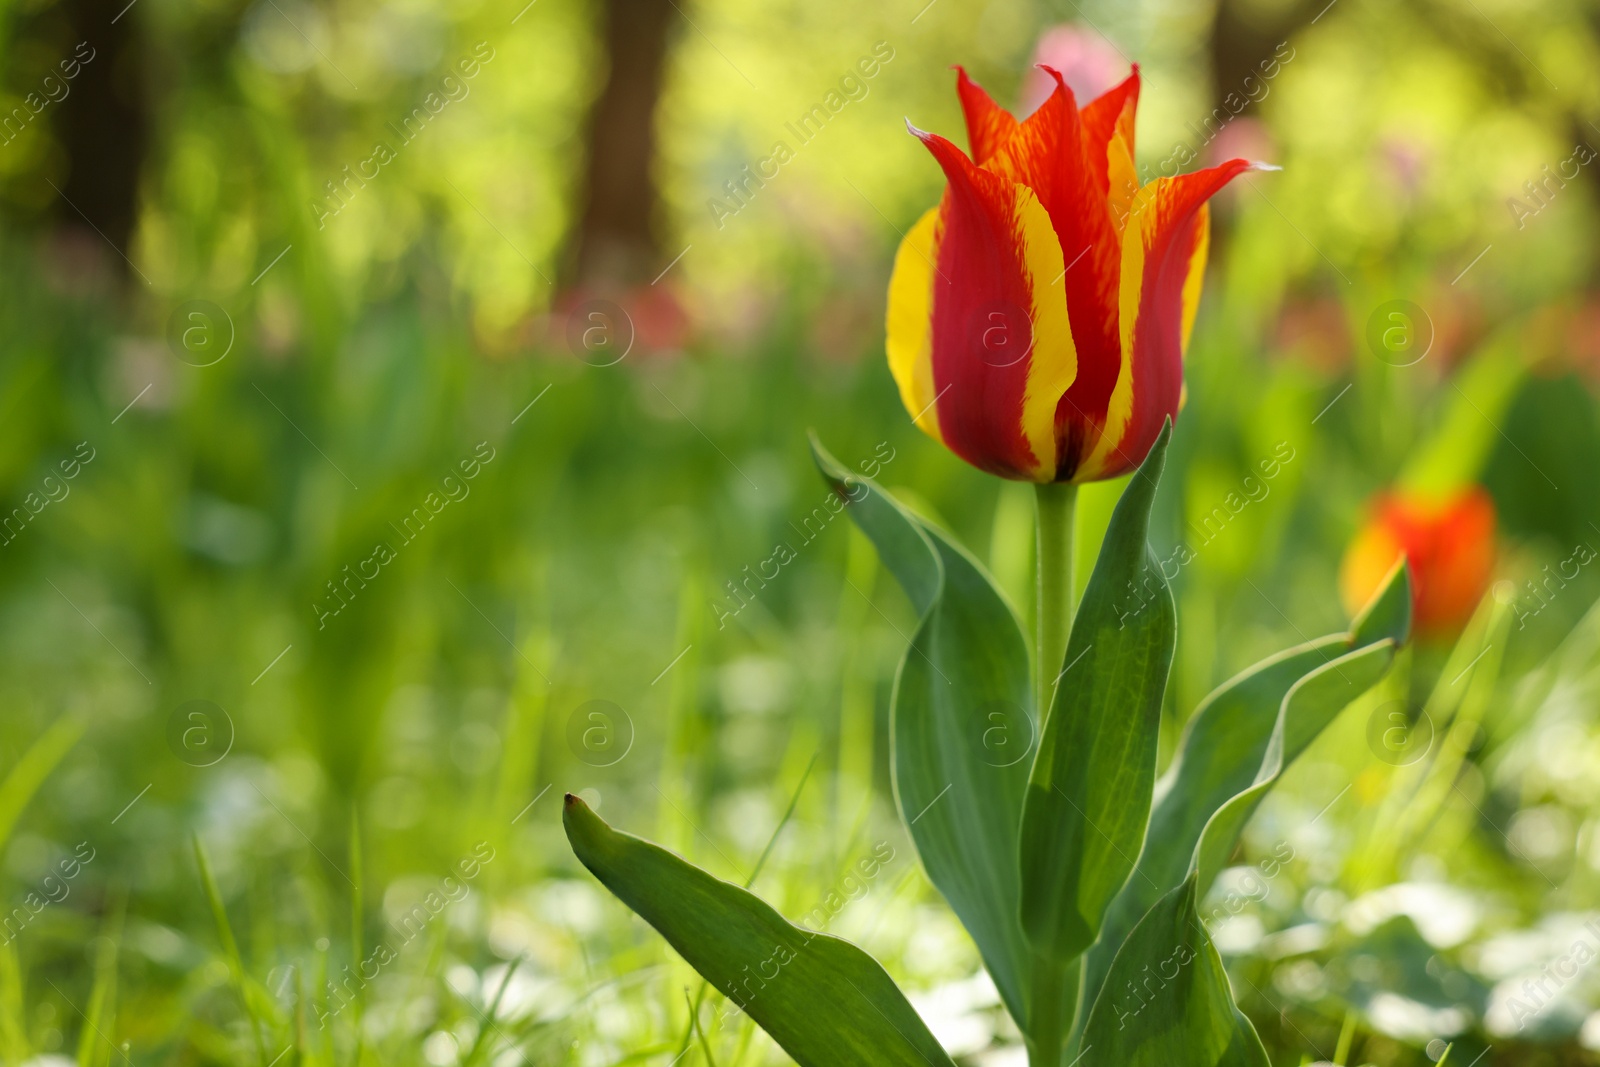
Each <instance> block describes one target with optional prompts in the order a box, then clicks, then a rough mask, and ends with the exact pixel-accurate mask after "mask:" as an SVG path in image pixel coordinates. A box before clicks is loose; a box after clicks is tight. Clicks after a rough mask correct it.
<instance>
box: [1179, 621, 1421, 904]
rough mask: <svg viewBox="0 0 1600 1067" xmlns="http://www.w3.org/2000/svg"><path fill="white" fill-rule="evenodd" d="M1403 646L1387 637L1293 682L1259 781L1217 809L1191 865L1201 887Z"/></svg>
mask: <svg viewBox="0 0 1600 1067" xmlns="http://www.w3.org/2000/svg"><path fill="white" fill-rule="evenodd" d="M1398 648H1399V646H1398V645H1396V644H1395V641H1394V639H1393V638H1388V637H1386V638H1383V639H1382V640H1380V641H1376V642H1374V643H1372V644H1370V645H1368V646H1366V647H1365V648H1358V649H1356V650H1355V651H1353V652H1348V653H1346V654H1345V655H1343V656H1340V657H1339V658H1337V659H1333V660H1329V661H1328V662H1327V663H1324V664H1323V665H1322V666H1320V667H1318V668H1317V669H1316V670H1314V671H1312V672H1311V673H1309V674H1307V675H1306V676H1305V677H1304V678H1301V679H1300V680H1299V681H1298V682H1295V683H1294V685H1293V686H1292V687H1291V688H1290V690H1289V693H1288V695H1287V696H1285V697H1284V698H1283V708H1282V710H1281V711H1280V712H1279V713H1278V721H1277V724H1276V725H1275V726H1274V727H1273V730H1272V736H1271V738H1270V739H1269V740H1268V742H1267V751H1266V754H1265V755H1264V756H1263V757H1262V760H1261V768H1260V770H1259V771H1258V772H1257V773H1256V778H1255V781H1254V782H1252V783H1251V784H1250V786H1249V787H1248V788H1246V789H1244V790H1242V791H1241V792H1240V793H1239V794H1238V795H1237V796H1235V797H1233V798H1232V799H1230V800H1229V801H1228V802H1227V803H1225V804H1223V805H1222V806H1221V807H1220V808H1218V809H1217V810H1216V813H1215V814H1213V815H1212V816H1211V818H1210V820H1209V821H1207V823H1206V825H1205V829H1204V830H1203V831H1201V834H1200V843H1199V844H1198V845H1197V846H1196V848H1195V853H1194V862H1193V865H1192V866H1193V867H1194V869H1195V870H1196V871H1197V873H1198V881H1199V885H1200V886H1201V888H1202V889H1205V888H1209V887H1210V885H1211V883H1212V882H1213V881H1214V880H1215V879H1216V877H1217V872H1218V871H1220V870H1222V868H1223V866H1224V865H1225V864H1226V863H1227V861H1228V856H1229V855H1230V854H1231V853H1232V852H1233V846H1234V845H1235V844H1236V843H1237V842H1238V840H1239V834H1240V833H1241V832H1243V830H1244V825H1245V823H1247V822H1249V821H1250V816H1251V815H1253V814H1255V810H1256V808H1257V807H1259V806H1260V804H1261V800H1262V798H1263V797H1265V796H1266V795H1267V791H1268V790H1270V789H1271V788H1272V787H1273V786H1274V785H1275V784H1277V781H1278V779H1279V778H1280V777H1282V775H1283V770H1284V768H1285V767H1286V766H1288V764H1289V763H1290V762H1291V761H1292V760H1293V759H1294V758H1295V757H1296V756H1298V755H1299V754H1300V753H1301V752H1303V751H1304V750H1305V747H1306V745H1308V744H1310V742H1311V739H1312V738H1314V737H1316V735H1317V734H1319V733H1321V732H1322V730H1323V728H1325V727H1326V726H1327V725H1328V724H1329V723H1330V722H1332V721H1333V720H1334V718H1335V717H1336V716H1337V715H1338V714H1339V712H1341V711H1343V710H1344V709H1345V708H1347V707H1349V706H1350V703H1351V702H1352V701H1353V700H1355V699H1356V698H1357V697H1359V696H1361V694H1363V693H1365V692H1366V691H1367V690H1369V689H1371V688H1372V687H1373V686H1374V685H1377V684H1378V682H1379V681H1380V680H1382V678H1383V676H1384V675H1385V674H1386V673H1388V670H1389V665H1390V664H1391V663H1393V662H1394V656H1395V652H1396V651H1398Z"/></svg>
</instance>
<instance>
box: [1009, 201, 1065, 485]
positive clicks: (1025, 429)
mask: <svg viewBox="0 0 1600 1067" xmlns="http://www.w3.org/2000/svg"><path fill="white" fill-rule="evenodd" d="M1012 220H1013V223H1014V225H1015V227H1016V235H1017V241H1018V244H1019V246H1020V248H1021V252H1022V255H1021V257H1020V258H1021V260H1022V264H1023V267H1024V269H1025V270H1026V272H1027V280H1028V284H1029V288H1030V289H1031V290H1032V292H1033V307H1032V308H1030V309H1029V313H1028V318H1029V321H1030V322H1031V323H1032V324H1033V347H1032V350H1031V351H1030V353H1029V363H1028V384H1027V387H1026V388H1025V389H1024V391H1023V395H1022V433H1023V436H1025V437H1026V438H1027V439H1028V447H1029V448H1030V449H1032V451H1033V454H1034V456H1035V457H1037V459H1038V466H1037V467H1036V468H1035V469H1034V471H1033V477H1034V480H1035V481H1040V482H1051V481H1054V480H1055V477H1056V466H1057V464H1058V462H1059V458H1058V456H1057V450H1058V444H1057V441H1056V406H1057V405H1058V404H1059V403H1060V402H1061V397H1062V395H1063V394H1064V393H1065V392H1066V391H1067V389H1068V388H1070V387H1071V385H1072V382H1073V380H1074V379H1075V378H1077V376H1078V349H1077V346H1076V345H1075V344H1074V343H1073V340H1072V323H1071V321H1070V320H1069V319H1068V317H1067V288H1066V283H1065V280H1064V279H1065V276H1066V270H1065V260H1064V259H1063V258H1062V254H1061V241H1060V240H1059V239H1058V238H1057V237H1056V231H1055V227H1054V226H1053V225H1052V224H1051V222H1050V215H1049V213H1048V212H1047V211H1045V209H1044V205H1043V204H1041V203H1040V202H1039V198H1038V197H1037V196H1035V195H1034V192H1033V190H1032V189H1029V188H1028V187H1027V186H1025V185H1018V186H1017V195H1016V206H1015V208H1014V211H1013V215H1012Z"/></svg>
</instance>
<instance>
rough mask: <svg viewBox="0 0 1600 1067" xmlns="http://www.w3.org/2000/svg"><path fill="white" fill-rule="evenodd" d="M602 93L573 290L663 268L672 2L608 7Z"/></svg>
mask: <svg viewBox="0 0 1600 1067" xmlns="http://www.w3.org/2000/svg"><path fill="white" fill-rule="evenodd" d="M604 10H605V15H604V17H605V22H606V25H605V28H604V34H605V51H606V59H607V65H608V68H609V69H608V73H607V76H606V84H605V88H604V89H603V90H602V91H601V93H600V97H599V99H598V100H597V101H596V102H595V106H594V111H593V112H592V113H591V114H590V117H589V137H588V146H589V160H588V171H587V174H586V176H585V178H584V184H583V200H584V204H583V215H582V217H581V220H580V221H579V224H578V232H577V235H576V244H577V255H576V263H575V277H574V279H573V281H574V282H576V284H578V285H592V284H601V285H604V284H606V283H614V284H620V285H631V284H635V283H638V282H640V281H649V280H650V279H651V278H652V277H653V276H654V273H655V271H656V270H659V269H660V266H661V264H660V263H659V262H658V260H659V259H660V250H659V246H658V244H657V242H656V239H655V232H654V222H655V219H656V215H657V212H658V208H659V204H660V196H659V194H658V193H657V190H656V185H655V180H654V174H653V173H652V171H653V169H654V166H655V149H656V137H655V112H656V102H657V101H658V100H659V99H660V96H661V80H662V69H663V66H664V65H665V60H666V51H667V25H668V21H669V20H670V18H671V16H672V13H673V8H672V4H671V2H670V0H605V5H604Z"/></svg>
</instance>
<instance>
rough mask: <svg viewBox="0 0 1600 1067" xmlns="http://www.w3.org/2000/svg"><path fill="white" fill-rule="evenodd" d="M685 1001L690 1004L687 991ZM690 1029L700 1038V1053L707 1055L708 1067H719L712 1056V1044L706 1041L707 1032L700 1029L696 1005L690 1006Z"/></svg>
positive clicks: (684, 992) (686, 991) (698, 1012)
mask: <svg viewBox="0 0 1600 1067" xmlns="http://www.w3.org/2000/svg"><path fill="white" fill-rule="evenodd" d="M683 999H684V1002H685V1003H688V1002H689V991H688V990H687V989H685V990H684V991H683ZM689 1028H690V1029H691V1030H693V1031H694V1033H695V1034H697V1035H698V1036H699V1038H700V1051H701V1052H702V1053H704V1054H705V1057H706V1067H717V1060H716V1057H714V1056H712V1055H711V1042H709V1041H707V1040H706V1032H705V1030H703V1029H701V1027H700V1009H699V1008H698V1007H697V1006H696V1005H694V1004H689Z"/></svg>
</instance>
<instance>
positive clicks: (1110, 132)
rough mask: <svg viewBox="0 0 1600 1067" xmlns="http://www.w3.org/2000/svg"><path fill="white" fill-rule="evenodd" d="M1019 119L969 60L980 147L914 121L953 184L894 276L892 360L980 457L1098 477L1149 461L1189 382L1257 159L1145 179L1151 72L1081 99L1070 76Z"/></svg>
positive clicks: (917, 415) (1039, 474) (982, 463)
mask: <svg viewBox="0 0 1600 1067" xmlns="http://www.w3.org/2000/svg"><path fill="white" fill-rule="evenodd" d="M1046 73H1048V74H1049V75H1050V76H1051V78H1052V79H1053V80H1054V82H1055V90H1054V92H1053V93H1052V94H1051V95H1050V98H1049V99H1048V100H1046V101H1045V102H1044V104H1043V105H1041V106H1040V108H1039V110H1037V111H1035V112H1034V113H1033V114H1032V115H1030V116H1028V118H1026V119H1024V120H1022V121H1018V120H1017V119H1016V118H1014V117H1013V116H1012V115H1010V114H1009V113H1008V112H1006V111H1005V110H1003V109H1002V108H1000V107H999V105H997V104H996V103H995V102H994V101H993V100H992V99H990V98H989V96H988V94H987V93H985V92H984V91H983V90H982V89H980V88H979V87H978V86H976V85H974V84H973V83H972V82H971V81H970V80H969V79H968V78H967V75H966V72H965V71H960V70H959V68H958V81H957V89H958V91H959V93H960V96H961V106H962V109H963V111H964V112H965V114H966V120H967V140H968V144H969V146H970V148H971V151H972V154H971V156H968V155H967V154H966V153H964V152H962V151H961V149H959V148H957V147H956V146H955V145H954V144H952V143H951V142H950V141H948V140H946V139H945V138H943V137H940V136H938V135H937V134H932V133H924V132H922V131H920V130H917V129H915V128H913V129H912V131H911V132H912V133H914V134H915V135H916V136H917V137H918V138H920V139H921V140H922V142H923V143H924V144H925V145H927V147H928V150H929V151H930V152H932V153H933V157H934V159H936V160H937V161H938V163H939V166H940V167H941V168H943V170H944V174H945V178H946V180H947V182H948V183H949V184H948V185H947V187H946V189H945V194H944V199H943V201H942V202H941V203H940V204H939V206H938V207H936V208H933V209H932V210H930V211H929V212H928V213H927V214H925V215H924V216H923V217H922V219H921V220H920V221H919V222H917V224H916V225H915V226H913V227H912V228H911V230H910V232H909V233H908V234H907V235H906V239H905V241H904V242H903V243H902V244H901V246H900V251H899V254H898V255H897V256H896V257H895V267H894V278H893V280H892V281H891V282H890V286H889V315H888V351H889V367H890V370H891V371H892V372H893V373H894V377H895V381H896V382H897V383H898V385H899V387H900V398H901V400H902V401H903V402H904V403H905V406H906V410H907V411H909V412H910V413H911V415H912V417H913V418H914V419H915V421H916V423H917V425H918V426H919V427H921V428H922V429H923V430H924V431H925V432H926V433H928V434H929V435H930V436H932V437H933V438H934V439H935V440H938V441H941V442H943V443H944V444H945V446H946V447H948V448H949V449H950V450H951V451H952V452H954V453H955V454H956V455H958V456H960V457H961V458H962V459H964V460H966V461H967V462H968V463H971V464H972V465H973V466H975V467H979V468H981V469H983V470H986V471H989V472H990V473H993V474H998V475H1000V476H1001V477H1005V478H1015V479H1019V480H1025V481H1033V482H1088V481H1096V480H1099V479H1102V478H1114V477H1116V476H1117V475H1120V474H1124V473H1126V472H1127V471H1130V470H1132V469H1133V468H1134V467H1137V466H1138V465H1139V463H1140V462H1141V461H1142V460H1143V459H1144V457H1145V454H1146V453H1147V452H1149V451H1150V446H1151V445H1152V444H1153V443H1154V441H1155V439H1156V435H1157V434H1159V433H1160V432H1161V426H1162V423H1163V422H1164V421H1165V420H1166V419H1167V418H1169V417H1172V418H1176V416H1177V413H1178V407H1179V405H1180V403H1181V400H1182V397H1183V352H1184V348H1185V347H1186V346H1187V344H1188V340H1189V332H1190V329H1191V327H1192V326H1193V325H1194V315H1195V309H1196V306H1197V305H1198V303H1199V299H1200V282H1201V276H1202V275H1203V273H1204V271H1205V261H1206V248H1207V243H1208V236H1209V233H1210V222H1209V217H1210V216H1209V214H1208V211H1207V208H1206V201H1207V200H1208V199H1210V197H1211V196H1212V195H1213V194H1214V193H1216V192H1217V191H1218V190H1220V189H1221V188H1222V187H1223V186H1224V185H1226V184H1227V183H1228V182H1229V181H1230V180H1232V179H1233V178H1234V177H1236V176H1237V175H1239V174H1241V173H1243V172H1244V171H1246V170H1249V169H1250V168H1251V166H1252V165H1251V164H1250V163H1248V162H1247V161H1245V160H1243V159H1235V160H1230V161H1229V162H1227V163H1224V164H1222V165H1221V166H1218V167H1213V168H1211V169H1209V170H1201V171H1196V172H1194V173H1192V174H1182V175H1179V176H1177V177H1170V178H1168V177H1163V178H1157V179H1156V180H1155V181H1152V182H1150V183H1149V184H1147V185H1140V184H1139V177H1138V171H1137V170H1136V169H1135V167H1134V155H1133V119H1134V110H1135V108H1136V106H1137V104H1138V97H1139V72H1138V69H1137V68H1135V69H1134V72H1133V73H1132V74H1131V75H1130V76H1129V77H1128V79H1127V80H1126V81H1124V82H1123V83H1122V84H1121V85H1118V86H1117V87H1116V88H1114V89H1112V90H1111V91H1109V92H1107V93H1105V94H1104V95H1103V96H1100V97H1099V98H1097V99H1095V100H1094V101H1092V102H1091V103H1089V104H1088V105H1087V106H1085V107H1084V108H1082V109H1081V110H1080V109H1079V107H1078V105H1077V102H1076V101H1075V100H1074V98H1073V95H1072V90H1071V89H1069V88H1067V86H1066V84H1065V83H1064V81H1063V80H1062V78H1061V75H1060V74H1058V73H1057V72H1055V71H1053V70H1049V69H1048V68H1046Z"/></svg>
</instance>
